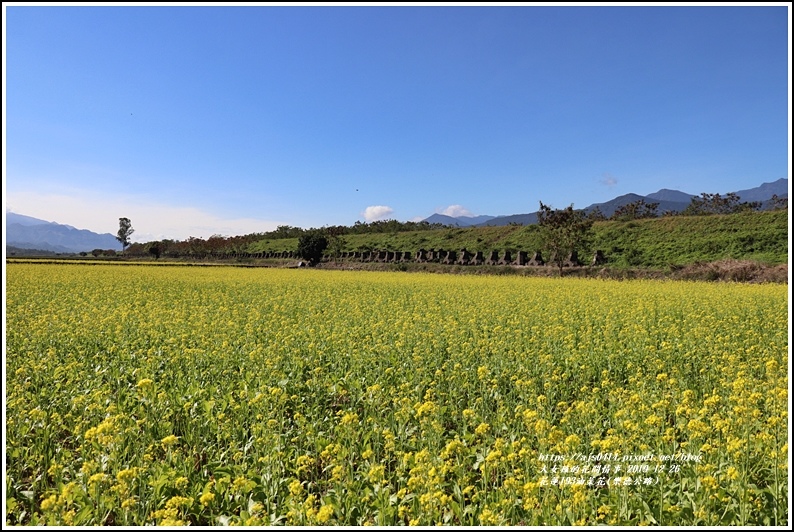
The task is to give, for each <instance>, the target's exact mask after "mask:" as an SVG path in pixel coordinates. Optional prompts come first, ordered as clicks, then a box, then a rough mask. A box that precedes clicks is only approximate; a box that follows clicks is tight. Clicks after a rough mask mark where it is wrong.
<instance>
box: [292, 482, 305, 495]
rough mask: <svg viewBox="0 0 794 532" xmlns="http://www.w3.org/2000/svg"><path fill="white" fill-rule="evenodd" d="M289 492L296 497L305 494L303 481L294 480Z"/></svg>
mask: <svg viewBox="0 0 794 532" xmlns="http://www.w3.org/2000/svg"><path fill="white" fill-rule="evenodd" d="M289 492H290V493H291V494H292V495H294V496H295V497H298V496H300V495H301V494H302V493H303V484H301V481H300V480H293V481H292V482H290V485H289Z"/></svg>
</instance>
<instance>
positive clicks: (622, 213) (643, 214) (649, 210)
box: [610, 199, 659, 221]
mask: <svg viewBox="0 0 794 532" xmlns="http://www.w3.org/2000/svg"><path fill="white" fill-rule="evenodd" d="M658 208H659V204H658V203H645V200H644V199H640V200H637V201H633V202H631V203H628V204H626V205H623V206H622V207H619V208H618V209H617V210H615V213H614V214H613V215H612V216H611V217H610V220H619V221H629V220H638V219H642V218H656V217H657V216H658V215H659V214H658V212H657V209H658Z"/></svg>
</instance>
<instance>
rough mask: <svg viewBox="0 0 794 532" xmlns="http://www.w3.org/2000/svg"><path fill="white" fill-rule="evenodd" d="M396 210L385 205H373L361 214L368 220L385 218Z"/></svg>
mask: <svg viewBox="0 0 794 532" xmlns="http://www.w3.org/2000/svg"><path fill="white" fill-rule="evenodd" d="M393 212H394V209H392V208H391V207H387V206H385V205H371V206H369V207H367V208H366V209H364V210H363V211H362V212H361V216H363V217H364V219H365V220H366V221H368V222H374V221H375V220H380V219H382V218H385V217H386V216H388V215H390V214H391V213H393Z"/></svg>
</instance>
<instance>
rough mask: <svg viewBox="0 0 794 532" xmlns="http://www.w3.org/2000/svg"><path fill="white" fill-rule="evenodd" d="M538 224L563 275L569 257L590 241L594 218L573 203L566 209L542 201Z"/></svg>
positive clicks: (543, 238) (554, 261)
mask: <svg viewBox="0 0 794 532" xmlns="http://www.w3.org/2000/svg"><path fill="white" fill-rule="evenodd" d="M538 225H539V226H540V234H541V238H542V240H543V243H544V245H545V247H546V250H547V251H548V252H549V253H550V255H551V257H552V261H553V263H554V264H556V265H557V267H559V269H560V277H562V268H563V266H564V265H565V262H566V261H567V260H568V257H569V256H570V255H571V253H573V252H574V251H577V250H578V248H580V247H583V246H584V245H585V243H586V242H587V241H588V239H589V237H590V231H591V228H592V226H593V220H591V219H588V218H587V216H585V214H584V211H581V210H574V208H573V205H569V206H568V207H566V208H565V209H552V208H551V207H549V206H548V205H544V204H543V202H542V201H541V202H540V210H539V211H538Z"/></svg>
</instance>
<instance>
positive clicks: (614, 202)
mask: <svg viewBox="0 0 794 532" xmlns="http://www.w3.org/2000/svg"><path fill="white" fill-rule="evenodd" d="M736 195H737V196H739V199H740V200H741V201H742V202H745V201H760V202H761V203H762V204H763V205H762V208H764V207H766V206H767V205H768V204H769V200H770V199H771V198H772V196H774V195H777V196H778V197H780V198H786V197H788V179H784V178H781V179H778V180H777V181H774V182H772V183H763V184H761V186H758V187H755V188H750V189H747V190H739V191H737V192H736ZM695 197H699V196H697V195H695V194H687V193H686V192H681V191H680V190H670V189H667V188H663V189H661V190H659V191H658V192H654V193H653V194H648V195H646V196H641V195H639V194H624V195H622V196H618V197H616V198H613V199H611V200H609V201H606V202H604V203H593V204H592V205H589V206H588V207H585V208H584V209H583V210H584V211H585V212H586V213H589V212H591V211H593V210H595V209H596V208H598V209H599V210H600V211H601V213H602V214H603V215H604V216H606V217H607V218H609V217H610V216H612V215H613V214H615V211H616V210H617V209H619V208H620V207H623V206H624V205H628V204H629V203H633V202H635V201H639V200H645V203H658V204H659V207H658V208H657V212H658V213H660V214H661V213H663V212H665V211H670V212H681V211H683V210H684V209H686V208H687V207H688V206H689V204H690V203H691V202H692V198H695ZM422 221H424V222H429V223H441V224H444V225H453V226H458V227H484V226H488V225H494V226H500V225H510V224H520V225H530V224H536V223H538V215H537V213H536V212H533V213H526V214H511V215H509V216H486V215H482V216H474V217H471V216H459V217H453V216H446V215H443V214H433V215H432V216H429V217H427V218H425V219H424V220H422Z"/></svg>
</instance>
